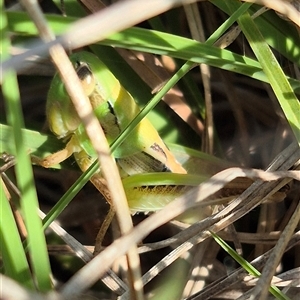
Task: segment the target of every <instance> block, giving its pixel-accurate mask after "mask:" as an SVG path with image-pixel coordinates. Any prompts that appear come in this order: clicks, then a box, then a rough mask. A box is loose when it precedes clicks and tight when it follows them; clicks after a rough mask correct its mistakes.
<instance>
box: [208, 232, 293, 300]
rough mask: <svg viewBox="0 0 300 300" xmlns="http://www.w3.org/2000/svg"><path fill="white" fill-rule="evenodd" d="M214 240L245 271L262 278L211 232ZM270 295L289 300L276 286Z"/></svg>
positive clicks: (271, 289)
mask: <svg viewBox="0 0 300 300" xmlns="http://www.w3.org/2000/svg"><path fill="white" fill-rule="evenodd" d="M210 233H211V235H212V237H213V238H214V240H215V241H216V242H217V243H218V244H219V245H220V246H221V247H222V248H223V249H224V250H225V251H226V252H227V253H228V254H229V255H230V256H231V257H232V258H233V259H234V260H235V261H236V262H237V263H238V264H240V265H241V267H242V268H243V269H245V270H246V271H247V272H248V273H249V274H250V275H253V276H255V277H259V276H260V272H259V271H258V270H256V269H255V268H254V267H253V266H252V265H251V264H250V263H249V262H248V261H246V260H245V259H244V258H243V257H242V256H240V255H239V254H238V253H237V252H236V251H235V250H234V249H233V248H231V247H230V246H229V245H228V244H227V243H226V242H225V241H224V240H222V239H221V238H220V237H219V236H218V235H216V234H215V233H213V232H210ZM269 291H270V293H271V294H272V295H273V296H274V297H276V299H280V300H289V297H287V296H286V295H284V294H283V293H282V292H281V291H280V290H279V289H278V288H277V287H276V286H270V289H269Z"/></svg>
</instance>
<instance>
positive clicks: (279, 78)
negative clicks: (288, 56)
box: [228, 2, 300, 145]
mask: <svg viewBox="0 0 300 300" xmlns="http://www.w3.org/2000/svg"><path fill="white" fill-rule="evenodd" d="M228 5H229V6H230V7H231V9H232V10H234V9H235V7H236V6H235V4H234V2H230V3H228ZM238 22H239V25H240V27H241V29H242V31H243V33H244V34H245V36H246V38H247V40H248V42H249V43H250V46H251V48H252V50H253V52H254V54H255V56H256V57H257V59H258V61H259V62H260V64H261V66H262V68H263V70H264V72H265V74H266V75H267V77H268V81H269V83H270V85H271V87H272V89H273V91H274V93H275V95H276V97H277V100H278V102H279V104H280V106H281V108H282V110H283V112H284V114H285V117H286V119H287V121H288V122H289V124H290V126H291V129H292V131H293V133H294V135H295V137H296V139H297V141H298V143H299V145H300V118H299V116H300V103H299V100H298V99H297V97H296V95H295V93H294V91H293V89H292V87H291V86H290V84H289V82H288V80H287V78H286V76H285V74H284V72H283V70H282V68H281V67H280V65H279V63H278V61H277V59H276V57H275V55H274V54H273V52H272V51H271V49H270V48H269V46H268V44H267V42H266V41H265V39H264V37H263V36H262V34H261V32H260V31H259V29H258V28H257V26H256V24H255V22H254V21H253V20H252V18H251V17H250V15H249V14H248V13H244V14H243V15H242V16H241V17H240V18H239V20H238Z"/></svg>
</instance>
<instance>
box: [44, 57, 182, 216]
mask: <svg viewBox="0 0 300 300" xmlns="http://www.w3.org/2000/svg"><path fill="white" fill-rule="evenodd" d="M70 60H71V62H72V64H73V66H74V68H75V70H76V73H77V75H78V77H79V79H80V81H81V83H82V86H83V88H84V91H85V93H86V95H87V96H88V98H89V100H90V102H91V104H92V107H93V111H94V113H95V115H96V117H97V119H98V120H99V122H100V125H101V127H102V128H103V131H104V133H105V136H106V138H107V140H108V143H112V142H113V141H114V140H115V139H116V138H117V137H118V135H119V134H120V132H121V131H122V130H123V129H124V128H125V127H126V126H127V125H128V124H129V123H130V121H131V120H132V119H133V118H134V117H135V116H136V115H137V114H138V113H139V111H140V109H139V107H138V105H137V104H136V102H135V101H134V99H133V97H132V96H131V95H130V93H129V92H128V91H127V90H126V89H125V88H124V87H122V86H121V84H120V82H119V81H118V80H117V79H116V77H115V76H114V75H113V74H112V73H111V72H110V71H109V69H108V68H107V67H106V66H105V65H104V64H103V63H102V62H101V61H100V60H99V59H98V58H97V57H96V56H95V55H93V54H91V53H89V52H78V53H75V54H73V55H71V56H70ZM46 115H47V121H48V124H49V127H50V130H51V131H52V132H53V133H54V134H55V135H56V136H57V138H59V139H63V140H64V141H66V142H67V144H66V147H65V148H64V149H62V150H61V151H58V152H56V153H54V154H52V155H50V156H48V157H46V158H44V159H42V160H40V161H39V164H40V165H42V166H44V167H47V168H48V167H51V166H53V165H55V164H58V163H60V162H62V161H64V160H65V159H66V158H68V157H69V156H71V155H72V154H73V155H74V157H75V160H76V162H77V164H78V166H79V167H80V169H81V170H82V171H83V172H84V171H86V170H87V169H88V168H89V167H90V166H91V164H92V163H93V162H94V161H95V160H96V159H97V155H96V153H95V151H94V149H93V147H92V145H91V142H90V140H89V138H88V137H87V134H86V132H85V129H84V126H83V124H82V122H81V120H80V119H79V117H78V115H77V113H76V111H75V108H74V106H73V104H72V101H71V99H70V98H69V96H68V94H67V92H66V90H65V87H64V85H63V83H62V81H61V79H60V77H59V75H58V74H56V75H55V76H54V78H53V80H52V82H51V86H50V89H49V93H48V98H47V106H46ZM113 155H114V158H115V160H116V163H117V165H118V167H119V171H120V176H121V178H127V177H131V176H134V175H137V174H141V173H160V172H171V173H178V174H186V173H187V171H186V170H185V169H184V168H183V167H182V165H181V164H180V163H178V162H177V160H176V158H175V156H174V155H173V154H172V153H171V151H170V150H169V149H168V147H167V146H166V145H165V143H164V142H163V140H162V139H161V137H160V136H159V134H158V132H157V130H156V129H155V128H154V126H153V125H152V124H151V122H150V121H149V120H148V119H147V118H144V119H143V120H142V121H141V122H140V123H139V124H138V125H137V126H136V127H135V129H134V130H133V131H132V132H131V133H130V135H129V136H128V138H127V139H126V140H125V141H124V142H123V143H122V144H121V146H120V147H119V148H118V149H116V151H114V153H113ZM91 181H92V183H93V184H94V185H95V187H96V188H97V189H98V190H99V191H100V192H101V193H102V195H103V196H104V197H105V199H106V200H107V202H109V204H111V200H110V195H109V191H108V190H107V188H106V184H105V181H104V179H103V177H102V176H101V166H100V169H99V171H98V172H97V173H96V174H94V175H93V176H92V178H91ZM185 188H187V187H185ZM185 188H179V187H178V186H176V185H174V186H169V187H168V186H165V185H164V186H160V187H151V188H149V187H145V186H143V187H130V188H126V186H125V193H126V195H127V197H128V204H129V208H130V209H131V211H132V212H137V211H139V212H140V211H147V212H148V211H155V210H158V209H160V208H161V207H162V206H164V205H166V204H167V202H169V201H171V200H172V199H174V198H175V197H176V195H178V192H179V191H180V193H182V192H184V189H185ZM159 194H161V195H162V197H159V198H157V197H158V195H159ZM166 194H168V197H167V198H166V199H167V200H162V199H163V198H164V195H166ZM150 195H152V199H156V202H154V203H153V201H152V202H151V200H149V196H150ZM150 198H151V197H150Z"/></svg>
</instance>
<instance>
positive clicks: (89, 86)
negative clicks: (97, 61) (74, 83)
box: [75, 61, 96, 96]
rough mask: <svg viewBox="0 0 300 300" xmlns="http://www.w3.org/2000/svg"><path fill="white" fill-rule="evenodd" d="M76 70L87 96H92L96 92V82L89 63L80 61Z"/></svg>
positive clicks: (76, 65)
mask: <svg viewBox="0 0 300 300" xmlns="http://www.w3.org/2000/svg"><path fill="white" fill-rule="evenodd" d="M75 70H76V73H77V75H78V77H79V79H80V81H81V84H82V86H83V89H84V91H85V93H86V95H87V96H90V95H91V94H92V93H93V92H94V90H95V86H96V81H95V77H94V75H93V72H92V70H91V69H90V67H89V65H88V64H87V63H84V62H80V61H77V62H76V64H75Z"/></svg>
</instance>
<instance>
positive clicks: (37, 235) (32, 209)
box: [1, 7, 51, 291]
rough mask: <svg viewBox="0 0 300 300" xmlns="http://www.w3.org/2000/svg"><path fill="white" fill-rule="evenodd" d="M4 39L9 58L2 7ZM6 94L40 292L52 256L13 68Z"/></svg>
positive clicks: (47, 280)
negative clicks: (42, 218)
mask: <svg viewBox="0 0 300 300" xmlns="http://www.w3.org/2000/svg"><path fill="white" fill-rule="evenodd" d="M1 12H2V15H1V20H2V22H1V38H2V39H3V40H2V41H1V45H2V51H3V54H2V55H3V56H2V59H4V58H8V55H9V54H8V53H9V48H10V42H9V35H8V32H7V18H6V16H5V14H4V13H3V12H4V7H1ZM2 93H3V96H4V99H5V103H6V109H7V121H8V123H9V124H10V125H11V126H12V128H13V135H14V137H13V139H14V143H15V151H14V152H13V154H15V156H16V160H17V164H16V166H15V171H16V177H17V182H18V188H19V190H20V192H21V195H22V197H21V209H22V213H23V217H24V220H25V224H26V229H27V232H28V242H29V247H28V249H29V256H30V260H31V266H32V270H33V273H34V277H35V278H36V283H37V287H38V289H39V290H40V291H47V290H50V289H51V281H50V274H51V269H50V263H49V258H48V252H47V246H46V240H45V236H44V234H43V230H42V222H41V220H40V218H39V216H38V214H37V208H38V200H37V194H36V190H35V185H34V180H33V172H32V167H31V162H30V158H29V155H28V153H27V149H26V147H25V144H24V139H23V135H22V131H21V128H23V127H24V121H23V114H22V109H21V103H20V95H19V88H18V82H17V77H16V74H15V72H14V71H13V70H10V71H9V72H7V74H6V76H5V77H4V78H3V84H2Z"/></svg>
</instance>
